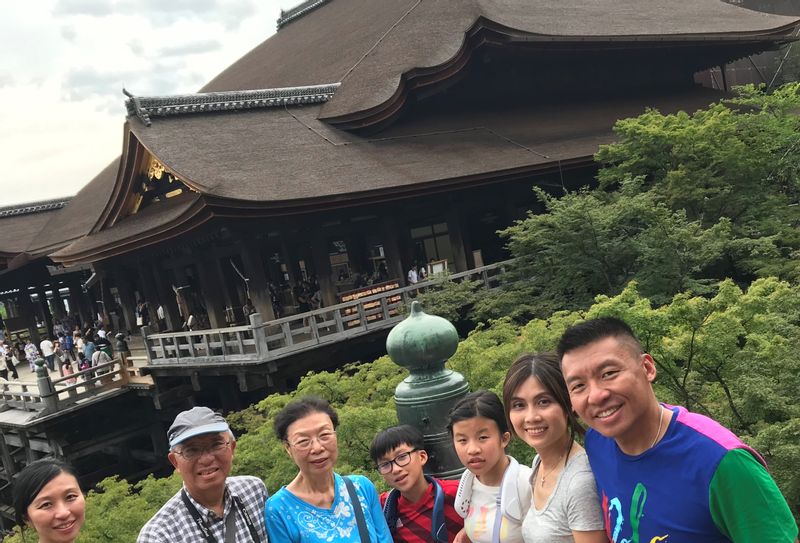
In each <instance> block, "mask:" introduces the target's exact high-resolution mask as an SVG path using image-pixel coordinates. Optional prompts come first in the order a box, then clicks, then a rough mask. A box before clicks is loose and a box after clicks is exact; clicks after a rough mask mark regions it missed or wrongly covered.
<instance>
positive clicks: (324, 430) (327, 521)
mask: <svg viewBox="0 0 800 543" xmlns="http://www.w3.org/2000/svg"><path fill="white" fill-rule="evenodd" d="M338 425H339V416H338V415H337V414H336V411H335V410H334V409H333V408H332V407H331V405H330V404H329V403H328V402H327V401H326V400H323V399H322V398H316V397H313V396H311V397H306V398H302V399H300V400H297V401H294V402H292V403H290V404H289V405H287V406H286V407H284V408H283V410H281V412H280V413H278V415H277V416H276V417H275V422H274V428H275V434H276V435H277V436H278V439H280V440H281V441H282V442H283V446H284V449H285V450H286V453H287V454H288V455H289V456H290V457H291V459H292V460H293V461H294V463H295V464H296V465H297V467H298V468H299V473H298V474H297V476H296V477H295V478H294V479H293V480H292V482H291V483H289V484H288V485H286V486H285V487H283V488H281V489H280V490H278V491H277V492H276V493H275V494H273V495H272V496H271V497H270V498H269V500H267V504H266V506H265V508H264V515H265V520H266V525H267V534H268V535H269V540H270V541H280V542H282V543H283V542H286V543H321V542H330V541H336V542H337V543H361V542H362V541H370V542H371V543H391V541H392V536H391V534H390V533H389V528H388V526H386V520H385V519H384V516H383V512H382V511H381V504H380V500H379V499H378V493H377V492H376V490H375V487H374V486H373V484H372V482H371V481H370V480H369V479H367V478H366V477H364V476H362V475H351V476H348V477H343V476H341V475H339V474H338V473H335V472H334V470H333V468H334V466H335V464H336V459H337V457H338V455H339V449H338V444H337V441H336V427H337V426H338Z"/></svg>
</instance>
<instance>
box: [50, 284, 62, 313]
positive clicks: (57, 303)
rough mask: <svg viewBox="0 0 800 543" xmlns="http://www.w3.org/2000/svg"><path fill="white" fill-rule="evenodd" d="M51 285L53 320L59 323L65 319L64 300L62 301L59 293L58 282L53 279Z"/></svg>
mask: <svg viewBox="0 0 800 543" xmlns="http://www.w3.org/2000/svg"><path fill="white" fill-rule="evenodd" d="M50 285H51V286H52V288H53V318H55V319H56V320H58V321H61V319H63V318H64V313H65V309H64V300H62V299H61V293H60V292H58V289H59V285H58V280H57V279H56V278H55V277H53V278H52V279H51V282H50Z"/></svg>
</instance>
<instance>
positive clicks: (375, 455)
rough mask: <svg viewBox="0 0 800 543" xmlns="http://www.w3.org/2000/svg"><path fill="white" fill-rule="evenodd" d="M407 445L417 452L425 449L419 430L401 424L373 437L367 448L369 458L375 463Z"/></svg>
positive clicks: (423, 438)
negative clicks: (393, 450)
mask: <svg viewBox="0 0 800 543" xmlns="http://www.w3.org/2000/svg"><path fill="white" fill-rule="evenodd" d="M400 445H408V446H410V447H412V448H413V449H416V450H418V451H421V450H424V449H425V436H423V435H422V432H421V431H420V430H419V428H417V427H415V426H411V425H410V424H401V425H400V426H392V427H391V428H387V429H386V430H383V431H382V432H380V433H378V435H376V436H375V439H373V440H372V445H370V448H369V456H370V458H372V461H373V462H377V461H378V459H380V458H381V457H382V456H384V455H385V454H386V453H388V452H389V451H391V450H392V449H394V448H396V447H399V446H400Z"/></svg>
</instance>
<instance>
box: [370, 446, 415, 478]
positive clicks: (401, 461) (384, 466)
mask: <svg viewBox="0 0 800 543" xmlns="http://www.w3.org/2000/svg"><path fill="white" fill-rule="evenodd" d="M418 450H419V449H411V450H410V451H408V452H404V453H400V454H398V455H397V456H395V457H394V458H393V459H391V460H389V461H388V462H381V463H380V464H378V473H383V474H386V473H390V472H391V471H392V464H397V467H398V468H402V467H403V466H407V465H408V464H409V463H410V462H411V453H413V452H416V451H418Z"/></svg>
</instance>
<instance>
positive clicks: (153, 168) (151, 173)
mask: <svg viewBox="0 0 800 543" xmlns="http://www.w3.org/2000/svg"><path fill="white" fill-rule="evenodd" d="M164 171H166V168H165V167H164V165H163V164H161V162H159V161H158V160H156V159H155V158H151V159H150V164H149V165H148V166H147V177H149V178H150V179H161V177H162V176H163V175H164Z"/></svg>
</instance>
